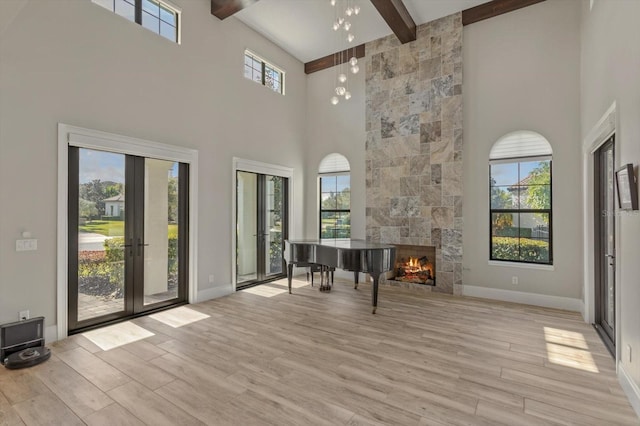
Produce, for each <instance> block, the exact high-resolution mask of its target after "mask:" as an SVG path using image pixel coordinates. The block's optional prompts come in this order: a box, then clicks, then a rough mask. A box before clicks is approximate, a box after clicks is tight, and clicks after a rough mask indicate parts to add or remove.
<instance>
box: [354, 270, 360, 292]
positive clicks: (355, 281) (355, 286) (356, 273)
mask: <svg viewBox="0 0 640 426" xmlns="http://www.w3.org/2000/svg"><path fill="white" fill-rule="evenodd" d="M359 276H360V274H359V273H358V271H353V282H354V283H355V285H354V287H353V288H355V289H356V290H357V289H358V277H359Z"/></svg>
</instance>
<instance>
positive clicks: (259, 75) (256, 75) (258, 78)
mask: <svg viewBox="0 0 640 426" xmlns="http://www.w3.org/2000/svg"><path fill="white" fill-rule="evenodd" d="M253 81H257V82H258V83H261V84H262V72H260V71H257V70H253Z"/></svg>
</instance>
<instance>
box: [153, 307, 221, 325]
mask: <svg viewBox="0 0 640 426" xmlns="http://www.w3.org/2000/svg"><path fill="white" fill-rule="evenodd" d="M149 318H153V319H154V320H156V321H160V322H161V323H163V324H166V325H168V326H170V327H173V328H178V327H182V326H183V325H187V324H191V323H194V322H196V321H200V320H203V319H205V318H209V315H207V314H203V313H202V312H198V311H196V310H193V309H190V308H187V307H186V306H181V307H179V308H175V309H169V310H167V311H162V312H158V313H157V314H153V315H149Z"/></svg>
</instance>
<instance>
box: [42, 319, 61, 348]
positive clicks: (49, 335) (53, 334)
mask: <svg viewBox="0 0 640 426" xmlns="http://www.w3.org/2000/svg"><path fill="white" fill-rule="evenodd" d="M56 340H58V325H57V324H53V325H50V326H49V327H45V328H44V342H45V344H49V343H53V342H55V341H56Z"/></svg>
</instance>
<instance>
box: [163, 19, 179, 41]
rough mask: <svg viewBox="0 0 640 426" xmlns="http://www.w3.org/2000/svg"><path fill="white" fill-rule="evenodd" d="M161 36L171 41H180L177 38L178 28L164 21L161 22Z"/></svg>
mask: <svg viewBox="0 0 640 426" xmlns="http://www.w3.org/2000/svg"><path fill="white" fill-rule="evenodd" d="M160 35H161V36H163V37H165V38H167V39H169V40H171V41H178V38H177V36H176V35H177V31H176V27H172V26H171V25H169V24H167V23H165V22H164V21H160Z"/></svg>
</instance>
